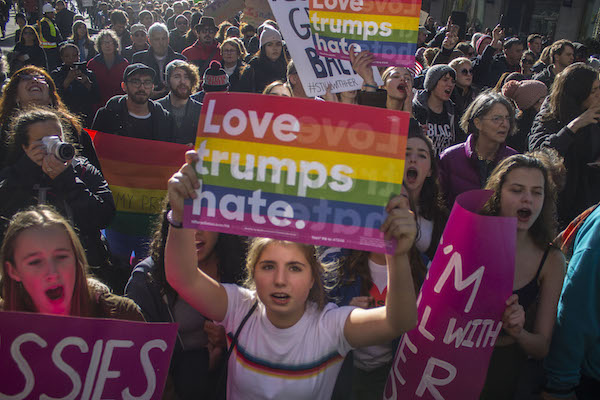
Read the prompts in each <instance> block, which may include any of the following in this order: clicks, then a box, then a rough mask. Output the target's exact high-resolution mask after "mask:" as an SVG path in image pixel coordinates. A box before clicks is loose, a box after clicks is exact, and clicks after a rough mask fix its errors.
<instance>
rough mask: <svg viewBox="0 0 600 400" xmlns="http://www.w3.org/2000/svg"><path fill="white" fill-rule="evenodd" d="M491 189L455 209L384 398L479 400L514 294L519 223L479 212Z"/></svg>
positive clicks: (471, 196) (461, 200)
mask: <svg viewBox="0 0 600 400" xmlns="http://www.w3.org/2000/svg"><path fill="white" fill-rule="evenodd" d="M490 195H491V192H489V191H483V190H476V191H470V192H467V193H463V194H462V195H460V196H459V197H458V198H457V199H456V202H455V204H454V208H453V209H452V213H451V214H450V218H449V220H448V223H447V225H446V229H445V230H444V234H443V237H442V239H441V241H440V244H439V246H438V248H437V252H436V254H435V257H434V259H433V262H432V264H431V268H430V269H429V273H428V275H427V278H426V280H425V282H424V283H423V287H422V288H421V292H420V294H419V299H418V312H419V324H418V326H417V327H416V328H415V329H413V330H412V331H410V332H407V333H406V334H404V335H403V337H402V340H401V342H400V345H399V346H398V351H397V352H396V357H395V359H394V363H393V367H392V370H391V371H390V375H389V377H388V381H387V385H386V388H385V391H384V399H386V400H391V399H417V398H418V399H424V400H427V399H435V400H442V399H447V400H454V399H463V400H471V399H473V400H474V399H478V398H479V394H480V392H481V390H482V388H483V384H484V382H485V377H486V373H487V369H488V365H489V361H490V357H491V355H492V351H493V348H494V344H495V342H496V338H497V337H498V334H499V333H500V331H501V329H502V322H501V321H502V314H503V312H504V309H505V301H506V299H508V298H509V297H510V295H511V294H512V287H513V279H514V269H515V248H516V233H517V227H516V218H505V217H490V216H482V215H479V214H478V212H479V210H480V209H481V207H482V206H483V204H484V203H485V202H486V201H487V200H488V199H489V197H490Z"/></svg>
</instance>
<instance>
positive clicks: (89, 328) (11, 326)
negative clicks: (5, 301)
mask: <svg viewBox="0 0 600 400" xmlns="http://www.w3.org/2000/svg"><path fill="white" fill-rule="evenodd" d="M176 334H177V324H162V323H152V324H150V323H144V322H130V321H121V320H111V319H95V318H77V317H63V316H54V315H44V314H35V313H18V312H0V360H2V362H0V399H44V398H45V399H79V400H87V399H131V400H133V399H136V400H141V399H145V400H151V399H152V400H153V399H160V398H161V396H162V392H163V388H164V385H165V381H166V378H167V372H168V370H169V363H170V361H171V354H172V353H173V346H174V343H175V335H176Z"/></svg>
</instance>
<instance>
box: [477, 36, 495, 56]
mask: <svg viewBox="0 0 600 400" xmlns="http://www.w3.org/2000/svg"><path fill="white" fill-rule="evenodd" d="M485 39H490V40H492V37H491V36H490V35H482V36H481V37H480V38H479V40H477V46H476V47H475V51H476V52H477V54H479V55H481V54H482V53H483V51H484V50H485V48H483V49H480V47H481V45H482V44H483V41H484V40H485Z"/></svg>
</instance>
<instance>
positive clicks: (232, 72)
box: [220, 38, 246, 92]
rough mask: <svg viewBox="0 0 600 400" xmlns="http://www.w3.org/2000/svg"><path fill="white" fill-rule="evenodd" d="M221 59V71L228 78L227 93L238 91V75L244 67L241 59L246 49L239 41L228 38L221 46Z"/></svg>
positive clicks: (244, 64) (244, 55)
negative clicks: (222, 70)
mask: <svg viewBox="0 0 600 400" xmlns="http://www.w3.org/2000/svg"><path fill="white" fill-rule="evenodd" d="M220 51H221V57H223V69H224V70H225V73H227V76H229V91H230V92H239V91H240V75H241V71H242V69H244V67H245V66H246V63H245V62H244V61H243V59H244V58H245V57H246V48H245V47H244V43H243V42H242V40H241V39H238V38H229V39H226V40H225V41H224V42H223V43H222V44H221V50H220Z"/></svg>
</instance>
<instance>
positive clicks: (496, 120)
mask: <svg viewBox="0 0 600 400" xmlns="http://www.w3.org/2000/svg"><path fill="white" fill-rule="evenodd" d="M481 119H485V120H488V121H492V122H493V123H494V124H496V125H500V124H501V123H502V122H504V121H506V122H508V123H509V124H510V121H511V118H510V116H508V115H507V116H504V115H494V116H493V117H491V118H481Z"/></svg>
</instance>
